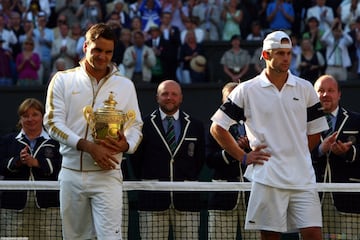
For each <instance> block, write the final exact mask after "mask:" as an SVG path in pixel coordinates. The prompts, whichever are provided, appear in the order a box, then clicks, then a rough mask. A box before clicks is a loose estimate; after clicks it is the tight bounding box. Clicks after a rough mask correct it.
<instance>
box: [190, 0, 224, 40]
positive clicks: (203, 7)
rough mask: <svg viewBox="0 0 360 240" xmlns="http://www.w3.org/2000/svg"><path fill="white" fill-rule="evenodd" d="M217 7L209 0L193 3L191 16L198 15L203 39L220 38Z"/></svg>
mask: <svg viewBox="0 0 360 240" xmlns="http://www.w3.org/2000/svg"><path fill="white" fill-rule="evenodd" d="M220 13H221V12H220V11H219V7H218V6H216V5H215V4H213V3H210V2H209V0H201V1H200V3H199V4H197V5H195V6H194V8H193V11H192V16H193V17H198V18H199V21H200V24H199V28H201V29H202V30H203V31H204V33H205V36H204V40H211V41H217V40H219V39H220V36H221V34H219V25H218V24H219V23H220V15H221V14H220Z"/></svg>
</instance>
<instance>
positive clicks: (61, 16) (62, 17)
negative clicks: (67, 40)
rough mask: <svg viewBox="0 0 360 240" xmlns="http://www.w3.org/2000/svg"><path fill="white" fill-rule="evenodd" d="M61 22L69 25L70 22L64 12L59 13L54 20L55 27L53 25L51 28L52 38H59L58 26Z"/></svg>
mask: <svg viewBox="0 0 360 240" xmlns="http://www.w3.org/2000/svg"><path fill="white" fill-rule="evenodd" d="M62 24H67V25H69V24H70V22H68V19H67V17H66V15H64V14H59V15H58V17H57V20H56V27H53V28H52V30H53V32H54V38H55V39H56V38H59V37H60V35H61V34H60V26H61V25H62Z"/></svg>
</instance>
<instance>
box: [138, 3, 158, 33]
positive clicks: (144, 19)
mask: <svg viewBox="0 0 360 240" xmlns="http://www.w3.org/2000/svg"><path fill="white" fill-rule="evenodd" d="M139 12H140V16H141V26H142V30H143V31H144V32H147V31H148V30H149V27H150V26H152V25H154V24H156V25H158V26H159V25H160V18H161V13H162V9H161V4H160V2H159V1H158V0H143V1H142V3H141V4H140V6H139Z"/></svg>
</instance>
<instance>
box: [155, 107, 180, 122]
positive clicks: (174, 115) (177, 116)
mask: <svg viewBox="0 0 360 240" xmlns="http://www.w3.org/2000/svg"><path fill="white" fill-rule="evenodd" d="M159 111H160V117H161V120H164V119H165V118H166V117H167V116H169V115H167V114H166V113H164V112H163V111H162V110H161V108H159ZM172 116H173V117H174V119H175V121H176V120H178V119H179V109H178V110H177V111H176V112H175V113H174V114H173V115H172Z"/></svg>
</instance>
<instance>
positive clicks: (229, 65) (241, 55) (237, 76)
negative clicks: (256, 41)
mask: <svg viewBox="0 0 360 240" xmlns="http://www.w3.org/2000/svg"><path fill="white" fill-rule="evenodd" d="M230 43H231V49H229V50H227V51H226V52H225V53H224V54H223V56H222V57H221V59H220V63H221V65H223V68H224V72H225V74H226V75H227V77H228V80H229V81H232V82H237V83H239V82H241V79H242V78H243V77H244V76H245V75H246V74H247V72H248V71H249V65H250V61H251V57H250V54H249V52H248V51H247V50H245V49H242V48H241V37H240V35H234V36H232V37H231V39H230ZM226 82H227V81H226Z"/></svg>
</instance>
